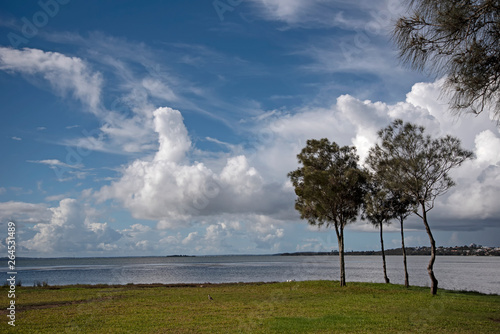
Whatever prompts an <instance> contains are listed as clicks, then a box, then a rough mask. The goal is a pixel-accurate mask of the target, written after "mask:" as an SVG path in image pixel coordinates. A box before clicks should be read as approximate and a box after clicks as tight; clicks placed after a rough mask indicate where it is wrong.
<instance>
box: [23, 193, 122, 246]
mask: <svg viewBox="0 0 500 334" xmlns="http://www.w3.org/2000/svg"><path fill="white" fill-rule="evenodd" d="M49 210H50V213H51V215H50V218H49V220H48V221H47V222H40V223H38V224H36V225H35V226H34V227H33V229H34V230H35V231H36V234H35V235H34V237H33V238H31V239H30V240H26V241H23V242H21V246H23V247H24V248H25V249H27V250H29V251H30V252H40V253H48V254H58V255H64V254H78V253H80V252H88V253H92V252H97V251H103V250H105V251H109V250H112V249H114V248H115V247H116V246H115V245H114V244H113V243H114V242H116V241H117V240H119V239H120V238H121V234H120V233H118V232H117V231H115V230H113V229H112V228H110V227H109V226H108V224H107V223H104V224H101V223H96V222H93V221H92V220H91V218H90V215H89V212H88V211H87V210H86V208H85V206H83V205H82V204H80V203H79V202H78V201H77V200H75V199H70V198H66V199H63V200H62V201H61V202H60V203H59V206H58V207H55V208H50V209H49Z"/></svg>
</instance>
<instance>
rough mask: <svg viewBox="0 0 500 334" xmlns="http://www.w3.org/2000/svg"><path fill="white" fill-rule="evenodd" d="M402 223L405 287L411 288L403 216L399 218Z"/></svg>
mask: <svg viewBox="0 0 500 334" xmlns="http://www.w3.org/2000/svg"><path fill="white" fill-rule="evenodd" d="M399 220H400V222H401V249H402V250H403V265H404V267H405V287H407V288H408V287H410V278H409V276H408V266H407V264H406V248H405V234H404V232H403V221H404V218H403V216H401V217H399Z"/></svg>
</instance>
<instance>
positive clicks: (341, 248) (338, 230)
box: [335, 224, 346, 286]
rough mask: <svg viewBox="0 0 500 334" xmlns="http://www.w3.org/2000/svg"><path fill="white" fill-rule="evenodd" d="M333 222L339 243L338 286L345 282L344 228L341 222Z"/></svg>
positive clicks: (343, 284)
mask: <svg viewBox="0 0 500 334" xmlns="http://www.w3.org/2000/svg"><path fill="white" fill-rule="evenodd" d="M339 225H340V226H338V225H337V224H335V233H337V242H338V244H339V260H340V286H346V284H345V262H344V228H343V227H342V225H341V224H339Z"/></svg>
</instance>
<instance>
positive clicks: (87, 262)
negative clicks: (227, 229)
mask: <svg viewBox="0 0 500 334" xmlns="http://www.w3.org/2000/svg"><path fill="white" fill-rule="evenodd" d="M428 261H429V257H428V256H410V257H408V266H409V274H410V284H411V285H418V286H429V276H428V274H427V270H426V267H427V263H428ZM402 262H403V261H402V257H401V256H388V257H387V270H388V276H389V278H390V280H391V283H396V284H403V283H404V273H403V264H402ZM16 264H17V272H18V275H17V280H18V281H19V280H20V281H21V282H22V285H25V286H30V285H33V284H34V282H36V281H40V282H43V281H45V282H48V284H49V285H69V284H100V283H103V284H127V283H206V282H210V283H226V282H275V281H287V280H297V281H303V280H338V279H339V268H338V266H339V262H338V256H202V257H141V258H139V257H124V258H75V259H18V260H17V261H16ZM434 270H435V274H436V277H437V279H438V280H439V287H440V288H444V289H450V290H467V291H479V292H483V293H494V294H500V257H477V256H441V257H437V260H436V264H435V266H434ZM6 271H7V270H6V268H5V269H4V271H3V272H4V275H5V272H6ZM346 274H347V281H348V282H349V281H351V282H353V281H356V282H380V283H382V282H383V281H384V280H383V273H382V259H381V257H380V256H346Z"/></svg>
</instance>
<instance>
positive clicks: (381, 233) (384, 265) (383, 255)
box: [380, 223, 390, 283]
mask: <svg viewBox="0 0 500 334" xmlns="http://www.w3.org/2000/svg"><path fill="white" fill-rule="evenodd" d="M382 225H384V224H382V223H380V246H381V248H382V263H383V267H384V279H385V283H390V281H389V277H387V267H386V264H385V251H384V237H383V232H382Z"/></svg>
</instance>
